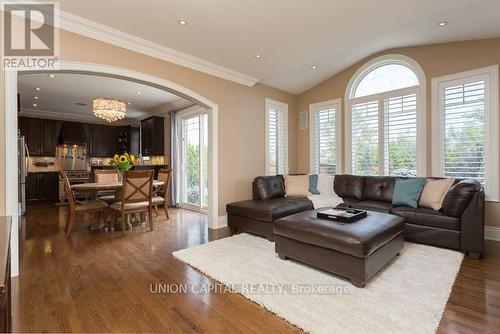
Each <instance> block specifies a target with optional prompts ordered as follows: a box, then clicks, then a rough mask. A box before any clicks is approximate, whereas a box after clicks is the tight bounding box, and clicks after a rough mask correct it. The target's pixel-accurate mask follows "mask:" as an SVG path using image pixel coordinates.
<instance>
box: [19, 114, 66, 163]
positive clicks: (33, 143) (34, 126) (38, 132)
mask: <svg viewBox="0 0 500 334" xmlns="http://www.w3.org/2000/svg"><path fill="white" fill-rule="evenodd" d="M60 128H61V122H58V121H53V120H49V119H39V118H29V117H20V118H19V129H20V130H21V134H22V135H23V136H24V137H25V139H26V145H27V146H28V150H29V153H30V155H32V156H42V155H43V156H51V157H53V156H55V152H56V144H57V135H58V133H59V130H60Z"/></svg>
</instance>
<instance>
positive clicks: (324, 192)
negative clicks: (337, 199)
mask: <svg viewBox="0 0 500 334" xmlns="http://www.w3.org/2000/svg"><path fill="white" fill-rule="evenodd" d="M334 180H335V175H325V174H319V175H318V190H319V194H320V195H321V196H335V192H334V191H333V181H334Z"/></svg>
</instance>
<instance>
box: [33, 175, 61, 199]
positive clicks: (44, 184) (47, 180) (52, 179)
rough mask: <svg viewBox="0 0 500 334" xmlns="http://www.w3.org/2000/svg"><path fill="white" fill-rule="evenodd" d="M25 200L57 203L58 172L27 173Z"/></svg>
mask: <svg viewBox="0 0 500 334" xmlns="http://www.w3.org/2000/svg"><path fill="white" fill-rule="evenodd" d="M26 200H27V201H28V202H37V201H40V202H57V201H58V200H59V174H58V172H39V173H28V177H27V178H26Z"/></svg>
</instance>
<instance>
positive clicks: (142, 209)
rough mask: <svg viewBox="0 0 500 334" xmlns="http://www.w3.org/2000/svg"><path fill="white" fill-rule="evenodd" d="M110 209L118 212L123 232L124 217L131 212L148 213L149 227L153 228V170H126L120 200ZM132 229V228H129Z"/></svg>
mask: <svg viewBox="0 0 500 334" xmlns="http://www.w3.org/2000/svg"><path fill="white" fill-rule="evenodd" d="M109 207H110V209H112V210H115V211H116V212H119V213H120V215H121V224H122V230H123V234H125V233H126V231H125V224H126V221H125V218H127V215H130V214H133V213H146V212H147V214H148V221H149V228H150V230H151V231H152V230H153V217H152V215H151V213H152V208H153V171H152V170H145V171H128V172H125V173H124V175H123V187H122V190H121V199H120V202H115V203H113V204H111V205H110V206H109ZM131 229H132V228H131Z"/></svg>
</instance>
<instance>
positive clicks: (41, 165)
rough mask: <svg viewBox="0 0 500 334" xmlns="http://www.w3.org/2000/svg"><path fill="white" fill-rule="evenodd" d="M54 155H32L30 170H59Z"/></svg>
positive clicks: (29, 162) (29, 164)
mask: <svg viewBox="0 0 500 334" xmlns="http://www.w3.org/2000/svg"><path fill="white" fill-rule="evenodd" d="M57 170H58V169H57V166H56V164H55V158H54V157H30V158H29V161H28V172H33V173H34V172H57Z"/></svg>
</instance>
